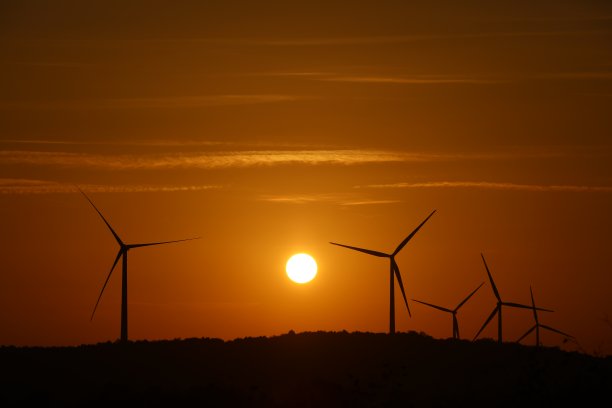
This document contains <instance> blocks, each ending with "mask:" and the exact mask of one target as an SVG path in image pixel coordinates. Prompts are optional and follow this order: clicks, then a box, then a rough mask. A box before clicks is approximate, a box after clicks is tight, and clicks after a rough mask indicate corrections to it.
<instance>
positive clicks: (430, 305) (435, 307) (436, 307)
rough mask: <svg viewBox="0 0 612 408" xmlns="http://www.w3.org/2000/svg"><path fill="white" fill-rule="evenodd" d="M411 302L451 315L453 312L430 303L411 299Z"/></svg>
mask: <svg viewBox="0 0 612 408" xmlns="http://www.w3.org/2000/svg"><path fill="white" fill-rule="evenodd" d="M412 300H414V301H415V302H417V303H420V304H422V305H426V306H429V307H433V308H434V309H438V310H441V311H443V312H448V313H453V311H452V310H450V309H447V308H445V307H442V306H436V305H432V304H431V303H427V302H423V301H421V300H416V299H412Z"/></svg>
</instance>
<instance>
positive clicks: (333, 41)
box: [185, 30, 608, 47]
mask: <svg viewBox="0 0 612 408" xmlns="http://www.w3.org/2000/svg"><path fill="white" fill-rule="evenodd" d="M607 32H608V31H602V30H548V31H547V30H541V31H491V32H476V33H452V34H408V35H394V36H353V37H310V38H283V39H274V38H268V39H265V38H260V39H235V40H223V39H217V40H215V39H201V40H197V39H193V40H191V41H194V42H197V41H202V42H214V41H218V42H220V43H224V44H231V43H234V44H241V45H254V46H296V47H305V46H345V45H349V46H350V45H381V44H404V43H413V42H418V41H432V40H433V41H436V40H449V39H480V38H505V37H520V38H523V37H526V38H529V37H568V36H584V35H599V34H602V33H607ZM185 41H190V40H188V39H185Z"/></svg>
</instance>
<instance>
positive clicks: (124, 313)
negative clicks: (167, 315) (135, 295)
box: [77, 187, 198, 342]
mask: <svg viewBox="0 0 612 408" xmlns="http://www.w3.org/2000/svg"><path fill="white" fill-rule="evenodd" d="M77 188H78V187H77ZM79 191H80V192H81V194H83V196H84V197H85V198H86V199H87V201H89V203H90V204H91V206H92V207H93V208H94V209H95V210H96V212H97V213H98V214H99V215H100V218H102V221H104V223H105V224H106V226H107V227H108V229H109V230H110V232H111V233H112V234H113V236H114V237H115V240H116V241H117V243H118V244H119V252H118V253H117V257H116V258H115V262H113V266H112V267H111V269H110V272H109V273H108V276H107V277H106V280H105V281H104V285H103V286H102V290H101V291H100V295H99V296H98V300H97V301H96V305H95V306H94V309H93V312H92V313H91V319H90V320H93V318H94V314H95V313H96V309H97V308H98V304H99V303H100V299H101V298H102V294H103V293H104V289H106V285H107V284H108V280H109V279H110V277H111V275H112V274H113V270H114V269H115V266H116V265H117V262H118V261H119V258H123V268H122V273H121V342H127V341H128V302H127V289H128V285H127V283H128V281H127V272H128V251H129V250H130V249H133V248H140V247H146V246H153V245H162V244H171V243H173V242H182V241H191V240H194V239H198V238H197V237H196V238H188V239H179V240H176V241H162V242H150V243H146V244H126V243H124V242H123V241H122V240H121V238H119V235H117V233H116V232H115V230H114V229H113V227H111V226H110V224H109V223H108V221H106V218H104V216H103V215H102V213H101V212H100V210H98V208H97V207H96V206H95V205H94V203H93V202H92V201H91V200H90V199H89V197H87V195H86V194H85V193H84V192H83V190H81V189H80V188H79Z"/></svg>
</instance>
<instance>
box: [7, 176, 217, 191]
mask: <svg viewBox="0 0 612 408" xmlns="http://www.w3.org/2000/svg"><path fill="white" fill-rule="evenodd" d="M80 187H81V188H82V189H83V190H85V191H87V192H92V193H159V192H165V193H170V192H179V191H203V190H211V189H217V188H220V186H214V185H190V186H180V185H178V186H175V185H172V186H170V185H166V186H164V185H100V184H82V185H80ZM75 192H78V190H77V189H76V187H75V186H74V185H72V184H66V183H60V182H55V181H48V180H32V179H7V178H5V179H0V194H57V193H75Z"/></svg>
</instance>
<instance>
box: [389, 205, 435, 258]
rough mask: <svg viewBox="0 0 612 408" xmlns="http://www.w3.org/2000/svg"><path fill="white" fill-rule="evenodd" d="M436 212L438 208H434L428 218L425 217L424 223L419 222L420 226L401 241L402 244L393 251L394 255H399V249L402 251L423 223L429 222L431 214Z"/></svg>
mask: <svg viewBox="0 0 612 408" xmlns="http://www.w3.org/2000/svg"><path fill="white" fill-rule="evenodd" d="M435 212H436V210H433V211H432V212H431V214H429V215H428V216H427V218H425V220H424V221H423V222H422V223H420V224H419V226H418V227H416V228H415V229H414V231H412V232H411V233H410V235H408V236H407V237H406V239H404V240H403V241H402V242H401V243H400V244H399V245H398V246H397V248H395V251H394V252H393V256H395V255H397V254H398V253H399V251H401V250H402V248H404V246H405V245H406V244H407V243H408V241H410V240H411V239H412V237H414V235H415V234H416V233H417V232H419V230H420V229H421V227H422V226H423V225H425V223H426V222H427V220H429V219H430V218H431V216H432V215H434V213H435Z"/></svg>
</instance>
